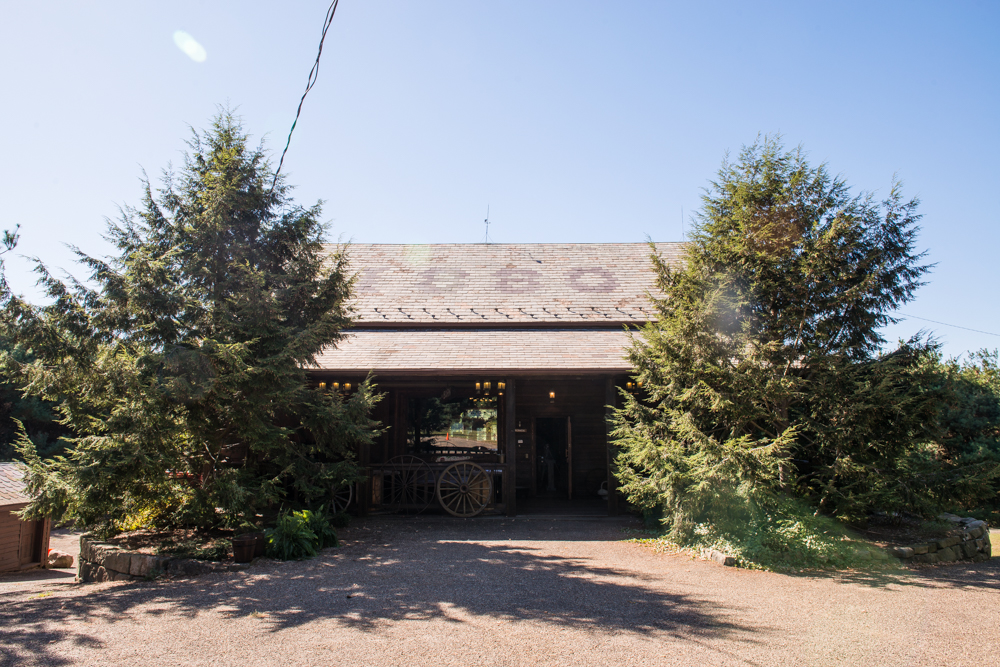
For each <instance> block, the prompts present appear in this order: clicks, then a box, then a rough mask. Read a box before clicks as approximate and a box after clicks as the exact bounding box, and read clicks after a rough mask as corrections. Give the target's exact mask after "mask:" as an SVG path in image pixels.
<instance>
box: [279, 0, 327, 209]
mask: <svg viewBox="0 0 1000 667" xmlns="http://www.w3.org/2000/svg"><path fill="white" fill-rule="evenodd" d="M339 1H340V0H333V2H331V3H330V7H329V8H328V9H327V10H326V17H325V18H324V19H323V33H322V34H321V35H320V38H319V50H318V51H317V53H316V62H314V63H313V66H312V69H310V70H309V79H308V80H307V81H306V90H305V92H304V93H302V99H300V100H299V108H298V109H297V110H296V111H295V120H293V121H292V127H291V129H289V130H288V140H287V141H286V142H285V150H283V151H281V159H280V160H278V168H277V169H275V170H274V180H273V181H272V182H271V191H272V192H273V191H274V187H275V186H276V185H277V184H278V174H280V173H281V166H282V165H283V164H284V163H285V153H287V152H288V147H289V146H290V145H291V144H292V133H293V132H295V126H296V125H297V124H298V122H299V116H300V115H301V114H302V104H303V103H304V102H305V101H306V95H308V94H309V91H310V90H312V87H313V86H315V85H316V79H317V78H319V59H320V58H321V57H322V56H323V42H324V41H326V32H327V30H329V29H330V24H331V23H333V15H334V14H335V13H336V12H337V3H338V2H339Z"/></svg>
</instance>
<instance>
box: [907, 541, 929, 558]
mask: <svg viewBox="0 0 1000 667" xmlns="http://www.w3.org/2000/svg"><path fill="white" fill-rule="evenodd" d="M910 548H911V549H913V553H914V554H916V555H917V556H922V555H924V554H925V553H927V552H928V550H929V547H928V546H927V545H926V544H915V545H913V546H912V547H910Z"/></svg>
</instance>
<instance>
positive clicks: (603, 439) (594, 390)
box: [515, 375, 608, 498]
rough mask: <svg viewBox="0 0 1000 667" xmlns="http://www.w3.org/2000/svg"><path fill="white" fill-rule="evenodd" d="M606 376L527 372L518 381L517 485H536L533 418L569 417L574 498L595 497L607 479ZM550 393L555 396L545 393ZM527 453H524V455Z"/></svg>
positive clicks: (531, 486)
mask: <svg viewBox="0 0 1000 667" xmlns="http://www.w3.org/2000/svg"><path fill="white" fill-rule="evenodd" d="M605 381H606V378H605V376H603V375H600V376H575V377H550V378H538V377H527V378H519V379H518V380H517V418H516V420H515V421H516V427H517V428H518V429H520V430H519V432H518V434H517V436H518V440H523V441H524V442H522V443H519V444H518V455H517V462H518V470H517V483H518V486H528V487H530V488H533V487H534V480H533V477H532V475H533V470H532V468H533V466H532V465H531V461H533V460H534V456H535V454H536V453H537V452H535V451H534V446H535V433H534V422H535V419H536V418H538V417H569V418H570V419H571V420H572V430H573V445H572V447H573V455H572V474H573V497H574V498H586V497H596V496H597V490H598V488H599V487H600V485H601V482H603V481H604V480H606V479H607V475H608V457H607V433H606V429H605V410H604V404H605ZM550 392H554V393H555V398H551V399H550V398H549V393H550ZM526 456H527V457H529V458H525V457H526Z"/></svg>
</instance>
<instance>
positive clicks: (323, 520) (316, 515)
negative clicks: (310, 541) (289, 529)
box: [305, 510, 340, 549]
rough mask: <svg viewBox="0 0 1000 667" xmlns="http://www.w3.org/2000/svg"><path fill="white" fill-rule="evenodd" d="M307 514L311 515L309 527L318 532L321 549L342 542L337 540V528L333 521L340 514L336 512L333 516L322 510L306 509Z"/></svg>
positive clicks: (317, 536)
mask: <svg viewBox="0 0 1000 667" xmlns="http://www.w3.org/2000/svg"><path fill="white" fill-rule="evenodd" d="M305 514H308V515H309V528H310V529H311V530H312V531H313V532H314V533H316V538H317V541H318V543H319V544H318V546H319V548H320V549H326V548H327V547H336V546H339V545H340V542H339V541H338V540H337V529H336V526H335V525H334V522H333V520H334V519H335V518H336V517H337V516H338V515H336V514H335V515H333V517H328V516H327V515H326V513H325V512H323V511H322V510H320V511H317V512H310V511H309V510H306V511H305Z"/></svg>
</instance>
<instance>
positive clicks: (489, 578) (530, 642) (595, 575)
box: [0, 517, 1000, 667]
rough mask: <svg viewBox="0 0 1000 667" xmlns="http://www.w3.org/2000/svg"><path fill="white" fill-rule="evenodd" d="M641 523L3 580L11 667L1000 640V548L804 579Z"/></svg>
mask: <svg viewBox="0 0 1000 667" xmlns="http://www.w3.org/2000/svg"><path fill="white" fill-rule="evenodd" d="M628 525H630V524H629V522H628V521H626V520H616V519H584V520H580V519H577V520H566V519H563V520H549V519H525V518H517V519H504V518H500V517H491V518H482V519H472V520H456V519H450V518H448V519H445V518H433V517H430V518H377V519H368V520H365V521H360V522H357V523H356V524H355V525H353V526H352V527H351V528H350V529H349V530H347V531H345V534H344V542H345V544H344V546H342V547H341V548H339V549H331V550H327V551H325V552H324V553H323V554H322V555H321V556H320V557H319V558H316V559H313V560H309V561H302V562H295V563H276V562H272V561H259V562H258V563H256V564H255V565H254V566H253V567H252V568H250V569H249V570H247V571H244V572H238V573H230V574H215V575H207V576H203V577H198V578H192V579H188V580H173V581H163V580H160V581H155V582H141V583H105V584H86V585H75V586H71V587H60V588H58V589H55V590H48V591H43V592H41V593H39V592H33V591H28V590H21V589H14V590H4V589H2V588H0V664H2V665H15V664H17V665H36V664H37V665H78V664H79V665H282V666H284V665H319V664H330V665H338V666H340V665H366V666H367V665H406V666H407V667H410V666H417V665H461V666H463V667H465V666H469V665H481V666H484V667H486V666H507V665H511V666H514V665H518V666H520V665H524V666H530V667H541V666H545V665H574V666H576V665H602V666H605V667H606V666H608V665H613V666H617V665H644V666H645V665H692V664H709V665H713V666H715V665H864V666H865V667H872V666H874V665H880V666H881V665H915V664H924V663H928V664H938V663H941V662H942V661H943V660H944V661H945V662H946V663H947V664H948V665H980V664H993V663H994V662H995V660H996V656H997V655H1000V559H996V558H995V559H993V560H992V561H990V562H988V563H980V564H976V565H969V564H957V565H951V566H944V567H937V568H928V569H924V570H920V571H900V572H895V573H890V574H881V575H870V574H863V573H848V574H838V575H821V576H815V575H809V576H806V575H799V576H790V575H783V574H773V573H767V572H752V571H745V570H738V569H734V568H724V567H721V566H719V565H716V564H715V563H711V562H705V561H699V560H692V559H691V558H689V557H686V556H682V555H665V554H658V553H654V552H653V551H652V550H650V549H648V548H645V547H642V546H638V545H635V544H629V543H625V542H622V541H621V540H622V539H623V538H624V537H627V535H626V534H625V533H624V532H623V530H624V529H625V528H626V527H627V526H628Z"/></svg>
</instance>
